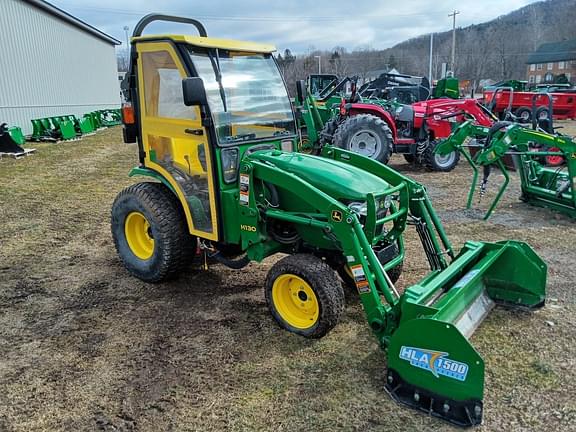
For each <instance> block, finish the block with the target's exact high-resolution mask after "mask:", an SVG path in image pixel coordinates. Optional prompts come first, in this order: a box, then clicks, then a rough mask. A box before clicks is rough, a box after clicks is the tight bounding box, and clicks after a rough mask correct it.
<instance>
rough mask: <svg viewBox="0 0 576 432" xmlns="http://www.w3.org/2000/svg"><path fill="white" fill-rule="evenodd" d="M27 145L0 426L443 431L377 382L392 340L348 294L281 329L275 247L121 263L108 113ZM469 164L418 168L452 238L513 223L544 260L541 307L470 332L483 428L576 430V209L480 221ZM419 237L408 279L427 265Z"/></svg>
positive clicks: (1, 208)
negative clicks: (312, 328) (178, 261)
mask: <svg viewBox="0 0 576 432" xmlns="http://www.w3.org/2000/svg"><path fill="white" fill-rule="evenodd" d="M573 130H574V129H573ZM564 131H565V132H566V131H567V129H565V130H564ZM575 133H576V130H575ZM34 147H36V148H38V153H37V154H36V155H35V156H33V157H29V158H27V159H22V160H18V161H14V160H3V161H0V182H1V183H0V184H1V185H2V187H1V188H0V220H1V221H2V230H1V231H0V245H1V246H0V285H1V289H0V329H1V330H0V430H2V431H4V430H6V431H47V430H50V431H54V430H63V431H70V430H105V431H116V430H120V431H130V430H139V431H160V430H162V431H164V430H166V431H169V430H174V431H180V430H202V431H221V430H232V431H246V430H263V431H264V430H265V431H268V430H270V431H272V430H273V431H281V430H290V431H293V430H306V431H323V430H347V431H352V430H359V431H365V430H375V431H376V430H378V431H406V430H407V431H428V430H437V431H445V430H452V429H453V428H452V427H450V426H448V425H446V424H444V423H442V422H440V421H437V420H435V419H430V418H427V417H425V416H423V415H420V414H418V413H415V412H413V411H411V410H407V409H405V408H401V407H399V406H398V405H396V404H395V403H393V402H392V401H391V400H390V399H389V398H388V397H387V395H386V394H385V393H384V391H383V388H382V387H383V384H384V380H383V377H384V370H385V366H386V360H385V355H384V354H383V353H382V352H381V351H380V350H379V348H378V347H377V344H376V342H375V340H374V338H373V337H372V336H371V334H370V331H369V329H368V327H367V326H366V323H365V320H364V317H363V313H362V310H361V308H360V307H359V306H358V305H357V304H354V303H352V304H349V305H348V307H347V310H346V314H345V317H344V319H343V322H342V323H341V324H340V325H339V326H338V327H337V328H336V329H335V330H334V331H333V332H331V333H330V334H329V335H328V336H327V337H325V338H324V339H322V340H318V341H309V340H304V339H302V338H299V337H297V336H294V335H292V334H288V333H286V332H284V331H282V330H280V329H279V328H278V327H277V326H276V325H275V324H274V322H273V321H272V319H271V317H270V316H269V314H268V312H267V310H266V306H265V302H264V296H263V291H262V282H263V280H264V278H265V275H266V271H267V269H268V268H269V267H270V262H271V260H269V261H267V262H265V263H263V264H253V265H251V266H250V267H249V268H248V269H247V270H246V271H242V272H234V271H231V270H227V269H224V268H222V267H213V268H212V269H211V271H209V272H207V273H195V272H191V273H189V274H186V275H183V276H182V277H181V278H180V279H179V280H177V281H174V282H170V283H166V284H162V285H149V284H145V283H143V282H140V281H138V280H136V279H133V278H131V277H129V276H128V275H127V274H126V272H125V271H124V269H123V268H122V266H121V264H120V263H119V261H118V259H117V257H116V253H115V251H114V247H113V245H112V242H111V236H110V230H109V222H108V221H109V209H110V205H111V203H112V201H113V199H114V196H115V195H116V193H117V192H118V191H120V190H121V189H122V188H123V187H124V186H126V185H128V184H130V183H131V182H132V181H133V180H131V179H129V178H128V177H127V176H126V174H127V172H128V170H129V169H130V168H131V167H132V165H134V164H135V163H136V148H135V146H134V145H128V146H127V145H125V144H123V143H122V142H121V138H120V130H119V129H118V128H117V129H111V130H108V131H105V132H103V133H99V134H98V135H96V136H93V137H89V138H85V139H83V140H82V141H79V142H71V143H61V144H57V145H53V144H39V145H35V146H34ZM393 164H394V165H395V166H397V168H398V169H400V170H402V171H406V172H408V171H409V167H408V166H407V165H406V164H404V163H403V160H402V159H401V158H400V157H395V158H394V159H393ZM469 174H470V173H469V170H468V169H467V168H466V167H465V166H464V165H461V166H460V167H459V168H458V169H457V170H455V171H454V172H452V173H448V174H432V173H426V172H414V173H412V175H413V177H415V178H416V179H417V180H419V181H421V182H423V183H425V184H426V185H428V188H429V191H430V194H431V195H432V198H433V201H434V204H435V207H436V208H437V209H438V211H439V212H440V215H441V216H442V217H443V219H444V220H445V221H446V228H447V231H448V234H449V235H450V237H451V238H452V240H453V242H454V244H455V246H456V247H457V248H459V247H460V246H461V245H462V243H463V242H464V241H465V240H469V239H470V240H500V239H507V238H515V239H519V240H525V241H528V242H530V243H531V244H532V245H533V246H534V247H535V249H536V250H537V251H538V253H539V254H540V255H541V256H542V257H543V258H544V259H545V260H546V261H547V262H548V264H549V285H548V287H549V302H548V306H547V307H546V308H544V309H543V310H541V311H539V312H537V313H534V314H520V313H511V312H507V311H502V310H496V311H495V312H493V313H492V314H491V315H490V316H489V317H488V319H487V320H486V321H485V323H484V324H483V325H482V326H481V328H480V329H479V330H478V331H477V333H476V334H475V335H474V337H473V338H472V342H473V344H474V345H475V346H476V348H477V349H478V351H479V352H480V353H481V354H482V356H483V357H484V359H485V361H486V370H487V377H486V396H485V406H486V412H485V423H484V425H483V426H482V427H481V428H479V430H481V431H508V430H518V431H520V430H522V431H544V430H554V431H558V432H559V431H567V430H576V428H575V427H574V422H575V421H576V406H575V402H574V401H575V400H576V394H575V391H574V382H576V374H575V372H574V369H575V368H576V361H575V359H576V344H575V334H576V326H575V320H574V314H575V312H576V306H575V302H574V294H573V285H574V281H575V279H576V269H575V267H574V258H575V253H574V246H573V245H574V240H575V239H576V234H575V232H574V223H573V222H572V221H570V220H568V219H567V218H564V217H562V216H556V215H554V214H553V213H551V212H549V211H547V210H544V209H535V208H531V207H529V206H527V205H525V204H523V203H521V202H519V201H518V200H517V199H516V196H515V193H514V191H513V190H512V191H511V192H510V193H509V194H507V196H506V198H505V200H504V202H503V203H502V205H501V206H500V207H499V210H498V212H497V213H496V215H495V216H494V218H493V219H491V220H490V221H488V222H484V221H481V220H479V213H478V212H465V211H463V208H464V203H465V194H466V191H467V184H468V181H469ZM497 177H498V176H494V182H496V181H497ZM515 181H517V179H515V180H513V182H515ZM491 185H493V183H491ZM481 205H485V202H484V203H481ZM416 240H417V239H416V236H415V234H414V233H412V232H410V233H408V239H407V245H408V248H409V251H410V252H409V257H408V259H407V263H406V265H405V272H404V274H403V276H402V277H401V279H400V285H401V286H406V285H408V284H410V283H413V282H414V281H416V280H417V279H418V278H420V277H421V276H423V275H424V274H425V273H426V271H427V270H426V265H425V261H424V256H423V254H422V252H421V251H420V248H419V245H418V244H417V241H416Z"/></svg>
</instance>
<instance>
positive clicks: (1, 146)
mask: <svg viewBox="0 0 576 432" xmlns="http://www.w3.org/2000/svg"><path fill="white" fill-rule="evenodd" d="M24 141H25V140H24V136H23V135H22V130H21V129H20V128H7V127H6V125H5V124H2V125H0V153H10V154H22V153H24V149H23V148H22V147H20V145H21V144H24Z"/></svg>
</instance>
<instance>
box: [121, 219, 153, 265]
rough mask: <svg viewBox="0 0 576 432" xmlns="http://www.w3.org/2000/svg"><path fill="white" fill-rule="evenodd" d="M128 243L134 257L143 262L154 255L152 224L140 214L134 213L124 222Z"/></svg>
mask: <svg viewBox="0 0 576 432" xmlns="http://www.w3.org/2000/svg"><path fill="white" fill-rule="evenodd" d="M124 233H125V234H126V241H127V242H128V246H129V247H130V250H131V251H132V253H133V254H134V255H136V256H137V257H138V258H140V259H141V260H147V259H150V258H151V257H152V255H153V254H154V238H153V237H152V230H151V229H150V223H149V222H148V220H147V219H146V217H145V216H144V215H143V214H142V213H140V212H132V213H130V214H129V215H128V216H127V217H126V221H125V222H124Z"/></svg>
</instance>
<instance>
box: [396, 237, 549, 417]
mask: <svg viewBox="0 0 576 432" xmlns="http://www.w3.org/2000/svg"><path fill="white" fill-rule="evenodd" d="M546 270H547V269H546V264H545V263H544V262H543V261H542V260H541V259H540V258H539V257H538V255H536V253H535V252H534V251H533V250H532V249H531V248H530V247H529V246H528V245H526V244H525V243H522V242H517V241H503V242H498V243H484V242H467V243H466V244H465V246H464V248H463V249H462V251H461V252H460V254H459V255H458V256H457V257H456V258H455V260H454V261H453V262H452V264H450V265H449V266H448V267H447V268H446V269H444V270H442V271H436V272H432V273H431V274H429V275H428V276H426V277H425V278H424V279H423V280H422V281H420V283H418V284H416V285H413V286H411V287H409V288H408V289H407V290H406V291H405V293H404V295H403V296H402V299H401V310H402V313H401V317H402V318H401V320H400V324H399V326H398V329H397V330H396V331H395V332H394V333H393V335H392V337H391V339H390V345H389V347H388V373H387V379H386V388H387V390H388V392H389V393H390V394H391V396H392V397H393V398H394V399H395V400H397V401H398V402H401V403H403V404H406V405H409V406H411V407H413V408H417V409H420V410H422V411H425V412H427V413H429V414H430V415H433V416H436V417H441V418H443V419H444V420H447V421H449V422H451V423H454V424H457V425H460V426H473V425H478V424H480V423H481V422H482V412H483V405H482V399H483V393H484V361H483V360H482V357H481V356H480V355H479V354H478V353H477V352H476V350H475V349H474V347H473V346H472V345H471V344H470V342H469V341H468V339H469V338H470V336H472V334H473V333H474V331H475V329H476V328H477V327H478V326H479V325H480V323H481V322H482V321H483V320H484V318H485V317H486V316H487V315H488V314H489V313H490V310H491V309H492V307H493V306H494V305H495V304H503V305H506V306H508V307H520V308H529V309H534V308H538V307H541V306H543V305H544V301H545V287H546Z"/></svg>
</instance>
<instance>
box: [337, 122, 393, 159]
mask: <svg viewBox="0 0 576 432" xmlns="http://www.w3.org/2000/svg"><path fill="white" fill-rule="evenodd" d="M332 143H333V144H334V145H335V146H336V147H340V148H342V149H344V150H349V151H353V152H356V153H360V154H362V155H364V156H367V157H369V158H370V159H375V160H377V161H379V162H382V163H383V164H387V163H388V161H389V160H390V156H392V149H393V147H392V145H393V143H394V140H393V138H392V131H391V130H390V128H389V127H388V125H387V124H386V122H385V121H384V120H382V119H381V118H380V117H376V116H374V115H372V114H359V115H355V116H352V117H349V118H347V119H346V120H344V122H343V123H342V124H341V125H340V126H338V129H336V132H335V133H334V138H333V140H332Z"/></svg>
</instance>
